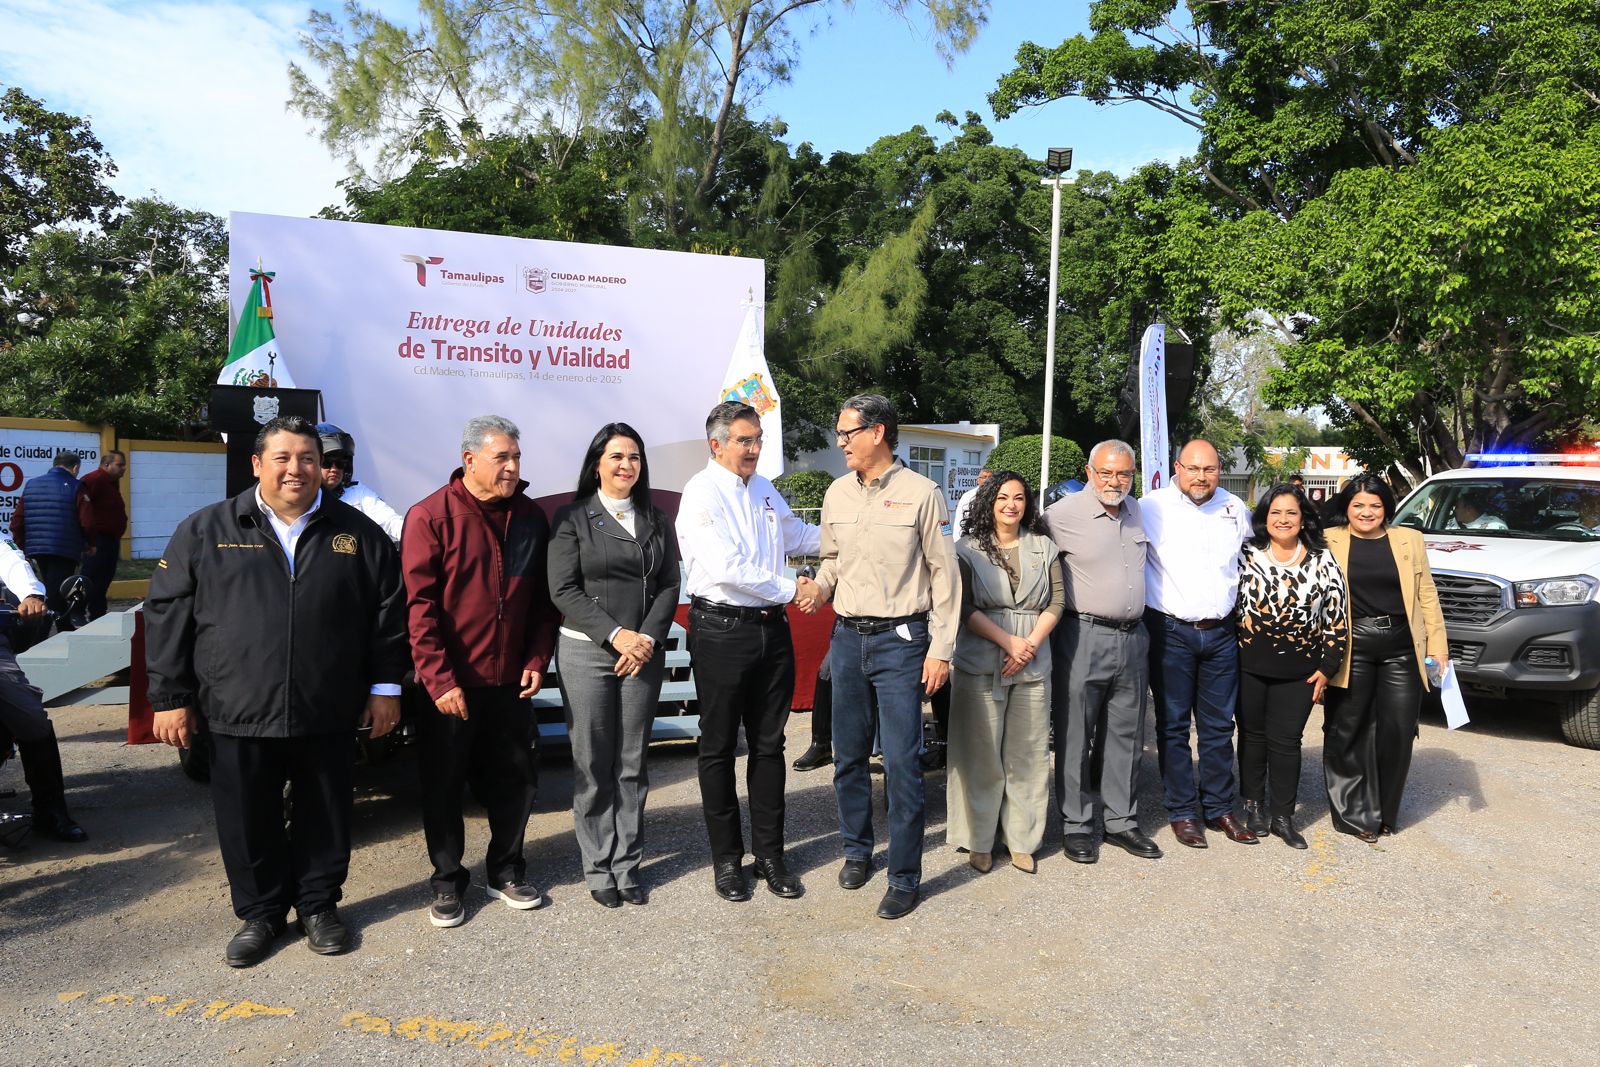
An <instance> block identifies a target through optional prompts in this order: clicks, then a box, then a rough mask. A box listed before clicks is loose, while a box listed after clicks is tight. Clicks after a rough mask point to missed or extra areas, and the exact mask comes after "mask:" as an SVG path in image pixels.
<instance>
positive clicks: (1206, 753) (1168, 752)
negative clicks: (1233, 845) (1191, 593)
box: [1144, 611, 1239, 820]
mask: <svg viewBox="0 0 1600 1067" xmlns="http://www.w3.org/2000/svg"><path fill="white" fill-rule="evenodd" d="M1144 621H1145V627H1146V629H1148V630H1149V632H1150V690H1151V692H1152V693H1153V694H1154V695H1155V698H1156V723H1157V740H1158V744H1157V747H1156V752H1157V754H1158V755H1159V757H1160V763H1161V790H1162V802H1163V803H1164V804H1165V805H1166V808H1167V817H1168V818H1170V819H1173V820H1177V819H1193V818H1197V817H1198V814H1199V812H1201V811H1204V813H1205V817H1206V818H1208V819H1216V818H1220V817H1221V816H1223V815H1228V814H1230V813H1231V812H1232V811H1233V795H1234V778H1233V713H1234V709H1235V708H1237V707H1238V704H1239V638H1238V635H1237V633H1236V632H1235V630H1234V628H1233V626H1231V625H1222V626H1217V627H1214V628H1212V629H1210V630H1197V629H1195V628H1194V627H1193V626H1189V625H1187V624H1186V623H1182V622H1178V621H1177V620H1175V619H1171V618H1169V617H1168V616H1166V615H1163V614H1162V613H1161V612H1158V611H1146V612H1145V616H1144ZM1191 716H1192V717H1193V721H1194V730H1195V733H1196V734H1197V735H1198V737H1199V750H1200V751H1199V755H1200V778H1199V784H1198V788H1197V787H1196V782H1195V773H1194V761H1193V760H1192V759H1191V758H1190V756H1189V723H1190V718H1191Z"/></svg>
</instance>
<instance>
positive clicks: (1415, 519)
mask: <svg viewBox="0 0 1600 1067" xmlns="http://www.w3.org/2000/svg"><path fill="white" fill-rule="evenodd" d="M1394 521H1395V522H1396V523H1397V524H1398V525H1400V526H1410V527H1412V528H1414V529H1417V530H1421V531H1423V532H1424V533H1470V534H1472V535H1473V536H1474V537H1522V538H1538V539H1539V540H1542V541H1596V540H1600V482H1581V481H1567V480H1562V479H1557V478H1510V477H1492V476H1487V477H1483V478H1472V479H1466V478H1461V479H1456V478H1451V479H1447V480H1442V481H1437V482H1432V483H1430V484H1428V485H1424V486H1423V487H1422V488H1421V489H1418V490H1417V491H1416V492H1415V493H1412V494H1411V495H1410V496H1409V497H1407V498H1406V501H1405V503H1404V504H1401V505H1400V509H1399V511H1397V512H1396V513H1395V520H1394Z"/></svg>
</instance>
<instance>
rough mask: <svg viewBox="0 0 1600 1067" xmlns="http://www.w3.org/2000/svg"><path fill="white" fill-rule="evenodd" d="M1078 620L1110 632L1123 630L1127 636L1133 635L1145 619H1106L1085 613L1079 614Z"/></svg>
mask: <svg viewBox="0 0 1600 1067" xmlns="http://www.w3.org/2000/svg"><path fill="white" fill-rule="evenodd" d="M1078 618H1080V619H1082V620H1083V621H1084V622H1087V623H1090V624H1092V625H1095V626H1104V627H1106V628H1107V629H1110V630H1121V631H1122V632H1123V633H1125V634H1131V633H1132V632H1133V631H1134V630H1135V629H1136V628H1137V627H1138V626H1139V624H1140V623H1141V622H1143V621H1144V620H1143V619H1104V618H1101V617H1100V616H1099V615H1090V614H1089V613H1088V612H1084V611H1080V612H1078Z"/></svg>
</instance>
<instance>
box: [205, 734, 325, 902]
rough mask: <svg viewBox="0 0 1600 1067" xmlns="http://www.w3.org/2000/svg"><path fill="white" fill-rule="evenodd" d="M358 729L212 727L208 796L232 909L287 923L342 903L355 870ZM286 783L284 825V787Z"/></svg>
mask: <svg viewBox="0 0 1600 1067" xmlns="http://www.w3.org/2000/svg"><path fill="white" fill-rule="evenodd" d="M354 767H355V742H354V733H353V732H352V733H350V734H324V735H319V736H316V737H233V736H230V735H228V734H219V733H217V732H216V731H212V733H211V802H212V804H213V805H214V806H215V808H216V813H217V842H218V844H219V845H220V846H221V849H222V866H223V869H224V870H225V871H227V874H228V887H229V889H230V890H231V891H232V893H233V913H234V914H235V915H237V916H238V917H239V918H240V919H243V920H245V921H246V922H248V921H250V920H251V919H267V920H271V921H274V922H281V921H283V919H284V917H285V916H286V915H287V914H288V911H289V908H290V907H291V906H293V907H294V909H295V912H296V913H297V914H298V915H299V916H300V917H301V918H304V917H306V916H308V915H316V914H318V913H319V912H324V911H327V910H328V909H329V908H331V907H333V906H334V905H335V904H337V903H338V902H339V898H340V896H341V893H342V888H343V886H344V880H345V876H346V875H347V874H348V873H349V871H350V810H351V789H352V787H353V778H354ZM285 783H288V785H289V786H290V801H289V824H288V827H287V828H285V826H284V810H283V809H284V801H283V787H284V784H285Z"/></svg>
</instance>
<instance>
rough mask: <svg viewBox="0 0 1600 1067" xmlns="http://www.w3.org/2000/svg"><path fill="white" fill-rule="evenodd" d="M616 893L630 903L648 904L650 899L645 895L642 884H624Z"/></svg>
mask: <svg viewBox="0 0 1600 1067" xmlns="http://www.w3.org/2000/svg"><path fill="white" fill-rule="evenodd" d="M616 894H617V896H619V897H621V898H622V899H623V900H625V901H627V902H628V903H629V904H646V903H648V902H649V899H650V898H649V897H648V896H646V895H645V891H644V886H642V885H628V886H623V887H622V888H621V889H618V890H616Z"/></svg>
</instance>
